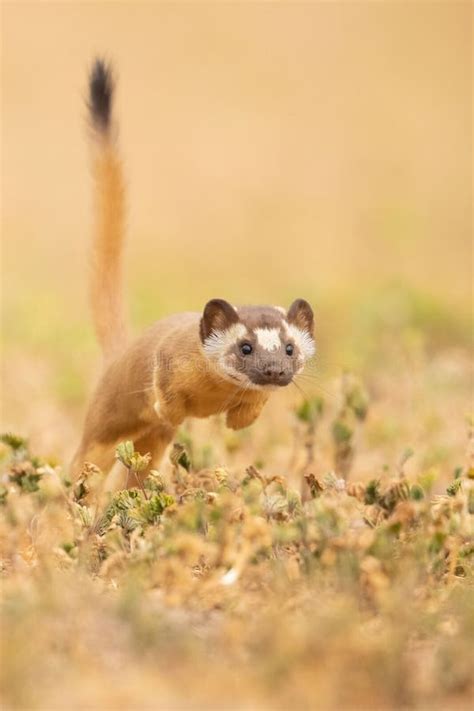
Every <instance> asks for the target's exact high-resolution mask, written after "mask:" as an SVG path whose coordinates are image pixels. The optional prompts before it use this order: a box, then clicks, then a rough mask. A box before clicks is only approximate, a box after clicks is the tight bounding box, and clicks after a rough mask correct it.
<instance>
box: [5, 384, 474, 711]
mask: <svg viewBox="0 0 474 711" xmlns="http://www.w3.org/2000/svg"><path fill="white" fill-rule="evenodd" d="M338 388H339V398H338V406H337V408H335V409H334V410H333V411H330V412H329V413H328V412H327V408H326V403H325V401H324V399H323V398H322V397H321V396H313V397H312V398H310V399H306V400H302V401H300V402H299V404H298V405H297V407H296V408H295V410H294V413H293V428H292V437H293V439H294V441H293V445H292V447H291V449H292V452H293V455H292V464H291V470H290V471H288V472H287V476H285V475H280V474H266V473H264V472H263V471H261V470H259V468H258V467H257V466H255V465H253V464H249V465H248V466H245V467H244V466H242V465H241V464H240V465H237V466H236V465H234V466H230V465H229V466H227V465H226V466H222V465H221V466H217V465H215V464H214V465H209V461H208V462H207V464H208V466H206V467H205V468H203V467H202V463H203V461H204V460H203V457H204V455H203V452H202V449H201V448H200V446H199V445H198V443H197V442H196V441H195V438H194V437H193V434H192V432H191V433H190V432H188V433H186V432H185V433H183V435H182V437H181V439H182V442H183V443H181V444H175V446H174V448H173V450H172V452H171V455H170V460H169V461H168V462H166V463H165V464H164V465H163V467H162V469H161V470H160V472H157V471H154V472H152V473H151V474H150V475H149V477H148V478H147V480H146V482H145V486H144V488H143V489H140V488H135V489H131V490H128V491H121V492H118V493H117V494H115V495H109V498H108V499H107V500H106V501H105V500H103V499H101V500H98V499H97V498H96V496H95V494H94V492H95V491H97V488H96V483H97V481H98V480H100V479H101V476H102V475H101V472H100V471H99V470H97V468H96V467H94V466H92V465H90V466H86V467H85V468H84V471H83V475H82V477H81V478H80V480H79V481H78V482H76V483H75V484H74V485H73V484H72V483H71V482H70V481H69V480H68V478H67V474H66V472H65V470H64V469H63V468H62V467H60V466H53V465H52V464H51V463H48V462H47V461H45V460H43V459H41V458H40V457H37V456H35V455H33V454H32V453H31V452H30V449H29V446H28V443H27V442H26V441H25V440H24V439H22V438H21V437H16V436H13V435H5V436H3V438H2V441H3V444H2V452H1V462H2V471H3V477H2V481H3V485H2V487H1V489H0V532H1V536H0V539H1V540H2V544H1V561H2V562H1V565H2V569H1V570H2V576H3V586H2V601H1V602H2V645H3V649H4V654H3V659H4V663H3V665H2V687H3V698H4V702H5V703H6V704H7V706H6V708H11V709H27V708H28V709H51V708H62V707H63V706H64V704H65V703H67V705H68V706H69V707H71V708H78V709H79V708H87V709H98V708H107V709H129V708H144V709H145V708H162V709H170V708H197V709H198V708H214V707H215V708H248V707H251V708H256V707H258V708H271V709H275V708H281V709H284V708H288V707H289V706H292V707H294V708H298V709H305V708H308V709H309V708H321V709H331V708H354V709H355V708H377V709H382V708H401V707H416V708H426V707H427V706H430V707H431V708H440V709H441V708H443V709H446V708H456V709H464V708H466V709H467V708H468V707H469V706H470V701H471V700H472V691H473V682H472V669H471V664H470V661H469V660H470V658H471V651H472V648H471V644H472V637H473V634H474V605H473V601H474V596H473V594H472V586H473V582H474V576H473V572H474V570H473V565H472V564H473V556H474V546H473V542H472V541H473V539H472V533H473V529H472V517H473V514H474V462H473V460H472V455H473V444H474V429H473V427H472V424H469V423H467V426H466V432H467V437H466V438H465V439H466V441H465V445H466V446H467V453H464V452H459V453H458V462H459V466H458V467H457V468H456V469H455V471H453V472H452V473H451V475H449V476H447V473H446V471H444V472H442V471H440V470H438V471H437V470H435V469H434V468H433V467H431V468H429V469H422V468H419V466H418V465H417V466H416V467H413V460H414V459H415V461H416V457H414V452H413V451H412V450H411V449H408V448H407V449H405V450H404V451H401V452H400V456H399V458H398V460H397V461H396V463H395V464H394V465H393V466H392V467H385V468H384V469H382V470H381V471H378V472H376V474H375V472H374V471H372V472H367V475H368V476H369V477H370V476H371V478H368V479H366V480H365V481H360V482H359V481H356V480H354V478H353V475H352V472H353V465H354V461H355V459H356V458H357V448H358V446H359V445H358V443H359V442H360V439H361V437H362V432H363V430H364V428H365V427H366V426H367V423H368V421H369V420H370V409H371V405H370V403H369V397H368V393H367V390H366V388H365V386H363V385H362V383H361V382H360V381H359V380H358V379H356V378H355V377H353V376H349V375H346V376H344V378H343V379H342V380H341V381H340V383H339V385H338ZM219 426H220V425H219V423H217V424H216V427H219ZM325 438H327V440H328V442H330V449H331V457H332V462H333V468H332V469H330V470H328V471H327V472H326V473H324V472H323V471H321V468H320V463H318V460H319V458H320V456H321V453H320V452H319V449H320V444H319V442H320V441H324V440H325ZM382 439H383V438H382ZM246 446H247V445H246V442H245V437H244V438H241V439H238V438H237V440H236V441H235V442H234V444H233V445H232V447H230V449H229V456H231V454H232V456H234V457H237V458H238V460H239V462H242V458H243V457H244V456H245V455H244V454H243V453H244V452H245V451H246ZM371 446H374V445H373V444H372V445H371ZM207 457H208V460H209V452H208V453H207ZM117 458H118V459H119V460H120V461H121V462H122V463H123V464H124V465H125V466H126V467H127V468H128V469H129V474H130V475H131V480H133V472H134V471H139V470H140V469H141V468H143V467H144V466H146V464H147V459H146V457H145V458H144V457H141V456H140V455H137V454H136V453H134V450H133V445H132V444H131V443H124V444H123V445H121V447H119V448H118V450H117ZM211 458H212V457H211ZM408 471H409V472H410V473H408ZM374 474H375V475H374ZM291 481H293V485H292V484H291V483H290V482H291ZM302 481H303V482H304V485H303V486H301V482H302ZM341 679H343V680H344V683H341Z"/></svg>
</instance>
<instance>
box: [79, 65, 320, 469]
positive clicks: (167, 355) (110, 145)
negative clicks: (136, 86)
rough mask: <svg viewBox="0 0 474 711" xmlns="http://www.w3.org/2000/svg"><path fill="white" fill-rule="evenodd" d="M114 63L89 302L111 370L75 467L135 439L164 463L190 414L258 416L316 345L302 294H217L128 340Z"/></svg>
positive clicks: (94, 96)
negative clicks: (230, 298)
mask: <svg viewBox="0 0 474 711" xmlns="http://www.w3.org/2000/svg"><path fill="white" fill-rule="evenodd" d="M114 84H115V82H114V77H113V73H112V70H111V67H110V66H109V65H108V64H106V63H105V62H103V61H102V60H96V61H95V64H94V66H93V68H92V71H91V73H90V77H89V102H88V109H89V121H90V127H91V139H92V148H93V174H94V179H95V228H94V235H93V258H92V265H91V267H92V268H91V285H90V292H91V303H92V313H93V320H94V326H95V331H96V334H97V338H98V340H99V343H100V345H101V347H102V351H103V353H104V360H105V363H104V370H103V373H102V376H101V378H100V381H99V383H98V385H97V388H96V390H95V393H94V394H93V396H92V399H91V401H90V404H89V407H88V410H87V413H86V418H85V424H84V428H83V435H82V440H81V443H80V446H79V448H78V450H77V452H76V455H75V457H74V460H73V464H72V470H73V475H75V476H77V475H78V474H79V473H80V471H81V469H82V467H83V464H84V462H85V461H89V462H93V463H94V464H96V465H97V466H98V467H99V468H100V469H101V470H102V471H103V472H104V473H106V472H107V471H108V470H109V469H110V468H111V467H112V465H113V463H114V453H115V447H116V445H117V444H118V443H119V442H120V441H122V440H125V439H130V440H132V441H133V442H134V446H135V449H136V450H137V451H139V452H140V453H142V454H145V453H148V452H149V453H151V455H152V464H151V466H157V465H158V464H159V461H160V459H161V458H162V456H163V453H164V451H165V449H166V447H167V446H168V445H169V444H170V443H171V441H172V440H173V437H174V435H175V432H176V429H177V427H178V426H179V425H180V424H181V423H182V422H183V420H184V419H185V418H187V417H209V416H210V415H215V414H218V413H225V416H226V424H227V426H228V427H230V428H232V429H241V428H243V427H248V426H249V425H251V424H252V423H253V422H254V421H255V420H256V419H257V417H258V416H259V414H260V412H261V410H262V408H263V406H264V405H265V403H266V401H267V400H268V398H269V396H270V393H271V391H272V390H275V389H277V388H280V387H284V386H286V385H288V384H289V383H290V382H291V381H292V379H293V378H294V376H295V375H296V374H297V373H299V372H300V371H301V370H302V369H303V367H304V365H305V362H306V361H307V360H308V359H309V358H311V356H312V355H313V353H314V351H315V344H314V338H313V312H312V309H311V307H310V305H309V304H308V302H307V301H305V300H304V299H296V301H294V302H293V303H292V305H291V306H290V308H289V309H288V310H285V309H283V308H282V307H278V306H238V307H235V306H232V305H231V304H230V303H228V302H227V301H225V300H224V299H211V300H210V301H208V303H207V304H206V305H205V307H204V310H203V312H202V313H193V312H186V313H179V314H175V315H173V316H168V317H167V318H164V319H162V320H160V321H157V322H156V323H154V324H153V325H152V326H151V327H150V328H149V329H148V330H147V331H145V333H143V335H142V336H141V337H139V338H138V339H137V340H135V341H134V342H132V343H131V344H129V343H128V339H127V329H126V324H125V318H124V313H123V312H124V308H123V299H122V286H121V283H122V276H121V267H122V264H121V261H122V251H123V243H124V181H123V175H122V165H121V161H120V157H119V154H118V147H117V130H116V125H115V121H114V116H113V98H114V88H115V86H114Z"/></svg>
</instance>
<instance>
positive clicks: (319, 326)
mask: <svg viewBox="0 0 474 711" xmlns="http://www.w3.org/2000/svg"><path fill="white" fill-rule="evenodd" d="M2 15H3V18H2V19H3V30H2V40H3V49H2V60H3V61H2V90H3V108H4V111H3V126H2V241H3V248H2V311H3V315H2V413H1V416H2V417H1V419H2V423H1V431H2V432H5V433H9V434H5V435H4V436H3V437H2V443H1V444H0V467H1V474H0V477H1V479H0V574H1V578H2V585H1V600H0V601H1V615H2V617H1V628H0V632H1V634H0V636H1V646H2V663H1V665H0V666H1V672H0V673H1V685H2V691H1V694H2V703H3V707H4V708H5V709H11V710H12V711H13V710H19V711H26V710H29V709H38V710H41V711H49V710H50V709H63V708H66V707H67V708H71V709H84V710H85V709H87V710H90V711H96V710H97V711H98V710H99V709H101V710H102V709H105V710H106V711H115V710H116V709H117V710H118V709H124V710H125V709H188V708H189V709H213V708H215V709H256V708H257V709H287V708H295V709H321V710H322V711H325V710H326V709H343V710H344V711H345V710H346V709H347V710H349V709H400V708H417V709H426V708H430V709H443V710H444V709H456V710H457V709H459V710H463V709H468V708H470V707H471V706H472V695H473V692H474V684H473V680H472V649H473V641H474V595H473V582H474V572H473V565H472V564H473V556H474V544H473V533H474V530H473V514H474V423H473V419H472V417H473V412H472V411H473V408H472V405H473V401H472V396H473V380H472V377H473V372H472V335H471V334H472V303H471V281H472V205H471V200H472V194H471V193H472V164H471V157H472V108H471V102H472V71H471V68H470V61H471V60H470V57H471V50H472V7H471V5H470V3H462V2H459V3H424V2H419V3H418V2H414V3H396V2H381V3H372V2H367V3H364V2H360V3H338V2H334V3H332V2H329V3H316V2H315V3H289V2H288V3H275V4H274V3H268V4H267V3H229V4H228V3H225V4H219V3H200V2H198V3H189V4H186V3H143V4H142V3H137V4H134V6H133V13H132V12H131V6H130V5H128V4H127V3H95V2H91V3H13V2H10V3H4V4H3V5H2ZM97 52H99V53H104V54H106V56H108V57H110V58H111V59H112V60H113V61H114V63H115V65H116V66H117V70H118V76H119V84H118V97H117V98H118V106H117V108H118V114H119V118H120V143H121V147H122V154H123V158H124V164H125V170H126V175H127V182H128V190H127V193H128V204H129V218H128V223H129V224H128V228H129V239H128V245H127V254H126V281H127V295H128V300H129V303H130V312H131V320H132V322H133V324H134V327H135V328H136V330H137V331H138V330H139V329H140V328H142V327H143V326H145V325H146V324H148V323H150V322H151V321H153V320H154V319H156V318H160V317H161V316H164V315H166V314H168V313H172V312H174V311H179V310H185V309H195V310H200V309H202V307H203V305H204V303H205V302H206V301H207V300H208V299H209V298H212V297H214V296H222V297H223V298H227V299H229V300H230V301H231V302H234V303H245V302H247V303H278V304H282V305H285V306H288V305H289V304H290V303H291V301H292V300H293V299H294V298H296V297H299V296H301V297H304V298H306V299H308V300H309V301H310V302H311V303H312V305H313V306H314V310H315V314H316V340H317V354H316V356H315V359H314V362H312V363H311V364H310V365H309V367H308V368H307V371H306V373H305V374H304V375H303V376H301V377H300V378H299V379H298V380H297V382H296V383H295V384H294V386H290V387H289V388H287V389H286V390H285V391H284V392H281V393H278V394H276V395H275V397H274V398H273V399H272V401H271V403H270V404H269V405H267V407H266V409H265V410H264V412H263V414H262V416H261V418H260V419H259V420H258V422H257V423H256V424H255V425H253V426H252V427H251V428H249V429H248V430H243V431H241V432H231V431H229V430H226V428H225V427H224V423H223V421H221V419H220V418H213V419H211V420H209V421H191V422H188V423H187V424H186V425H185V427H183V429H182V431H180V433H179V436H178V439H177V442H176V443H175V445H174V447H173V448H172V450H171V451H170V453H169V455H167V457H166V459H165V461H164V462H163V463H162V465H161V467H160V469H159V471H154V472H153V473H152V474H151V475H150V476H149V478H148V480H147V481H146V485H145V489H143V490H142V489H141V488H140V487H137V488H136V489H132V490H131V491H129V492H119V493H117V494H116V495H115V496H113V497H112V498H110V500H107V501H105V500H100V501H99V500H97V499H96V498H95V496H94V483H95V482H97V481H98V480H100V478H101V476H102V475H101V473H100V472H99V471H97V470H96V469H95V468H94V466H93V465H91V466H89V467H88V468H86V470H85V471H84V473H83V477H82V478H81V479H80V481H79V482H76V483H72V482H71V481H70V479H69V474H68V464H69V461H70V458H71V455H72V453H73V450H74V448H75V446H76V444H77V441H78V438H79V436H80V428H81V422H82V417H83V414H84V408H85V404H86V400H87V396H88V394H89V393H90V391H91V389H92V388H93V385H94V382H95V379H96V377H97V374H98V370H99V368H100V354H99V352H98V348H97V345H96V343H95V338H94V334H93V333H92V327H91V322H90V316H89V313H88V305H87V260H88V246H89V233H90V226H91V215H92V199H91V195H90V192H91V185H90V176H89V167H88V152H87V141H86V138H87V132H86V128H85V121H84V116H85V110H84V104H83V97H84V92H85V77H86V73H87V68H88V67H89V66H90V64H91V61H92V58H93V57H94V56H95V54H96V53H97ZM117 456H118V457H119V458H120V459H121V461H122V462H123V464H124V465H125V466H126V468H128V469H129V470H130V472H131V474H132V475H133V471H134V469H139V468H140V467H141V466H144V465H145V464H146V462H143V461H142V460H141V459H140V457H137V455H136V454H134V453H133V450H132V449H131V448H130V446H129V445H124V446H123V447H121V448H120V449H119V451H118V453H117Z"/></svg>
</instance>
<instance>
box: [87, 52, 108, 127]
mask: <svg viewBox="0 0 474 711" xmlns="http://www.w3.org/2000/svg"><path fill="white" fill-rule="evenodd" d="M113 93H114V78H113V73H112V68H111V66H110V64H108V63H107V62H105V61H104V60H103V59H96V60H95V62H94V64H93V67H92V70H91V73H90V75H89V102H88V106H89V111H90V115H91V119H92V123H93V125H94V127H95V128H96V129H98V130H99V131H102V132H104V133H105V132H106V131H107V130H108V129H109V127H110V119H111V114H112V98H113Z"/></svg>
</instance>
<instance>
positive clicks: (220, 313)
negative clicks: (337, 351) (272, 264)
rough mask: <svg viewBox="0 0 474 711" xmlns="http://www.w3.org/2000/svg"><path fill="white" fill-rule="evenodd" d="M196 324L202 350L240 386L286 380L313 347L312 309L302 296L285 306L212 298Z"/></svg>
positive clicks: (297, 371)
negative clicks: (238, 303)
mask: <svg viewBox="0 0 474 711" xmlns="http://www.w3.org/2000/svg"><path fill="white" fill-rule="evenodd" d="M200 328H201V341H202V344H203V348H204V351H205V353H206V355H207V356H208V357H209V358H210V359H212V360H213V361H214V362H216V363H217V365H218V367H219V369H220V370H221V371H222V372H223V374H224V375H225V376H226V377H227V378H228V379H230V380H234V381H235V382H236V383H240V384H241V385H242V386H247V387H253V388H262V387H265V388H267V387H278V386H283V385H288V384H289V383H291V381H292V380H293V377H294V376H295V375H297V374H298V373H299V372H300V371H301V370H302V369H303V367H304V365H305V363H306V361H307V360H308V359H309V358H311V356H312V355H314V352H315V345H314V338H313V312H312V309H311V306H310V305H309V304H308V303H307V302H306V301H304V300H303V299H297V300H296V301H295V302H294V303H293V304H292V305H291V306H290V308H289V309H288V311H285V309H283V308H280V307H277V306H242V307H239V308H234V307H233V306H231V305H230V304H229V303H228V302H227V301H223V300H222V299H212V301H209V302H208V303H207V304H206V307H205V309H204V313H203V316H202V319H201V327H200Z"/></svg>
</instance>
